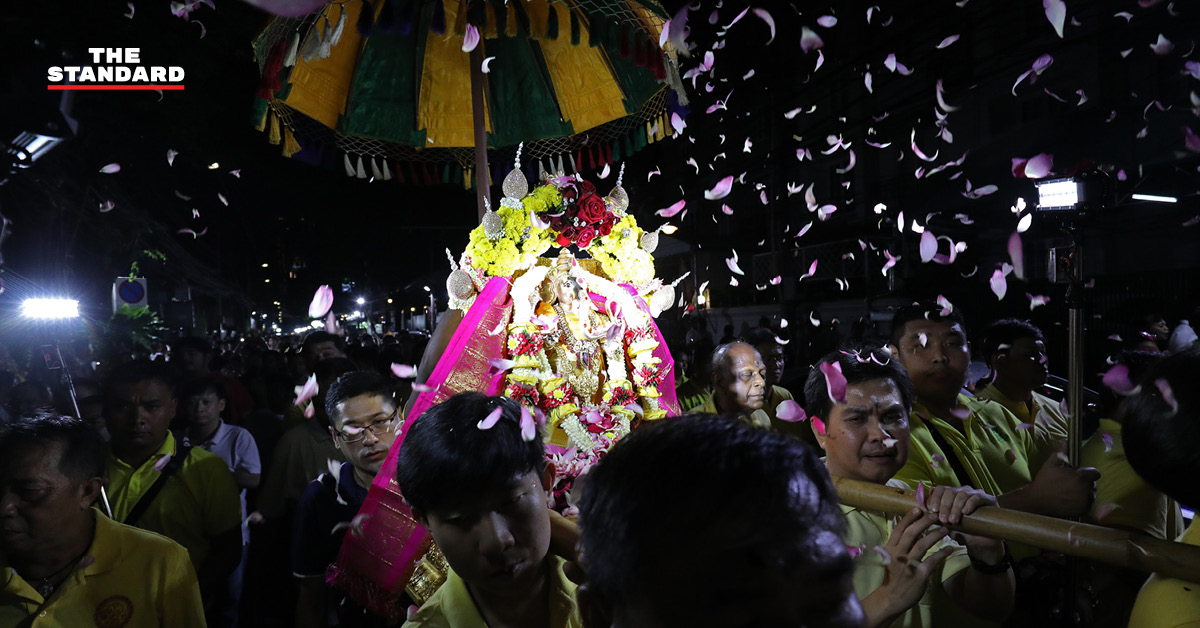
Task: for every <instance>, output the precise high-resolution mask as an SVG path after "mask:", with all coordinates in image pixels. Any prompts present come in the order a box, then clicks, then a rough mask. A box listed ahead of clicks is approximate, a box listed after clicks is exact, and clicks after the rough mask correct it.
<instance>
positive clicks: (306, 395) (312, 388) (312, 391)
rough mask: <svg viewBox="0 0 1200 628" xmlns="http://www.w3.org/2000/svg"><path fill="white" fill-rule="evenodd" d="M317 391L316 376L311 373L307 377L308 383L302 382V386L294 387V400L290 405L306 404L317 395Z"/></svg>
mask: <svg viewBox="0 0 1200 628" xmlns="http://www.w3.org/2000/svg"><path fill="white" fill-rule="evenodd" d="M317 390H318V387H317V375H316V373H313V374H312V375H310V376H309V377H308V381H306V382H304V385H303V386H297V387H296V399H295V401H293V402H292V405H296V406H298V405H301V404H303V403H305V402H307V401H308V400H309V399H312V398H313V396H315V395H316V394H317Z"/></svg>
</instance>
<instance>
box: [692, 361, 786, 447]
mask: <svg viewBox="0 0 1200 628" xmlns="http://www.w3.org/2000/svg"><path fill="white" fill-rule="evenodd" d="M710 373H711V381H712V387H713V391H712V397H711V398H709V399H708V401H707V402H705V404H704V405H702V406H700V407H698V408H696V409H695V410H694V411H695V412H704V413H708V414H721V415H725V416H732V417H737V418H738V419H739V420H742V421H745V422H747V423H750V424H751V425H757V426H759V427H765V428H770V427H771V419H770V417H768V416H767V413H766V412H763V404H764V403H766V395H767V392H766V388H767V379H766V377H767V367H766V366H765V365H764V364H763V360H762V356H761V355H759V354H758V350H757V349H755V348H754V347H753V346H751V345H749V344H746V343H744V342H729V343H726V344H723V345H721V346H719V347H717V348H716V350H714V351H713V355H712V366H711V368H710Z"/></svg>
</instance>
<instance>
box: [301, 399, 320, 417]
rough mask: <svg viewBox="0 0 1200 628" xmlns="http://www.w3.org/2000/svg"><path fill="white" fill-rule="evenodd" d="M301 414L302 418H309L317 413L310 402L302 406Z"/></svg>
mask: <svg viewBox="0 0 1200 628" xmlns="http://www.w3.org/2000/svg"><path fill="white" fill-rule="evenodd" d="M303 414H304V418H306V419H311V418H313V417H314V416H316V415H317V409H316V408H314V407H313V404H311V403H310V404H308V405H307V406H304V410H303Z"/></svg>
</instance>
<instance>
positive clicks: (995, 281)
mask: <svg viewBox="0 0 1200 628" xmlns="http://www.w3.org/2000/svg"><path fill="white" fill-rule="evenodd" d="M988 283H990V284H991V287H992V292H993V293H995V295H996V298H997V299H1001V300H1003V299H1004V294H1005V293H1006V292H1008V280H1007V279H1005V278H1004V273H1003V272H1001V271H1000V270H999V269H997V270H996V271H995V272H993V273H992V278H991V280H989V282H988Z"/></svg>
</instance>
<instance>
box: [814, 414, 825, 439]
mask: <svg viewBox="0 0 1200 628" xmlns="http://www.w3.org/2000/svg"><path fill="white" fill-rule="evenodd" d="M812 424H813V427H815V428H817V433H818V434H820V435H821V436H824V435H825V422H824V421H822V420H821V417H819V416H815V417H812Z"/></svg>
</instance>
